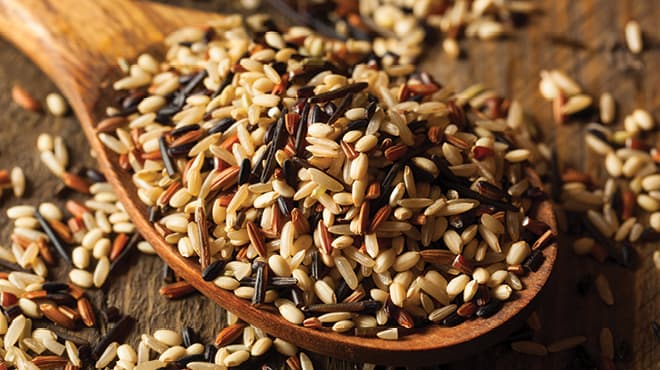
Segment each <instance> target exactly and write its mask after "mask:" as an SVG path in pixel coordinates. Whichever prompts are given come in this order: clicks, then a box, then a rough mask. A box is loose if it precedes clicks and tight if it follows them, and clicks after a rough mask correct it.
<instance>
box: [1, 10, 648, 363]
mask: <svg viewBox="0 0 660 370" xmlns="http://www.w3.org/2000/svg"><path fill="white" fill-rule="evenodd" d="M164 2H167V3H170V4H174V5H183V6H190V7H196V8H199V9H203V10H215V11H220V12H228V11H231V10H233V9H235V7H236V6H237V3H238V2H237V1H222V0H206V1H194V0H176V1H164ZM537 3H538V4H539V5H540V6H541V8H542V9H543V13H542V14H539V15H536V16H534V17H532V18H531V19H530V21H529V24H528V25H527V26H526V27H524V28H522V29H520V30H519V31H517V32H516V33H515V34H514V35H512V36H511V37H510V38H508V39H506V40H500V41H493V42H481V41H474V40H466V41H462V42H461V46H462V48H463V50H464V52H465V57H464V58H461V59H459V60H452V59H451V58H448V57H447V56H446V55H444V54H442V52H441V51H440V48H438V47H435V48H432V49H431V50H430V51H429V53H428V54H427V55H425V56H424V63H423V65H424V68H425V69H426V70H428V71H430V72H431V73H432V74H433V76H434V77H435V78H436V79H437V80H438V81H439V82H441V83H443V84H445V85H450V86H453V87H455V88H457V89H461V88H465V87H467V86H469V85H470V84H471V83H474V82H482V83H483V84H484V85H486V86H488V87H492V88H495V89H496V90H497V91H498V92H499V93H501V94H503V95H504V96H507V97H510V98H514V99H518V100H520V101H521V102H522V103H523V106H524V107H525V109H526V110H527V111H528V112H529V113H530V114H531V115H532V116H533V117H534V118H535V119H536V120H537V121H538V122H539V125H540V126H541V127H543V129H544V132H545V133H546V137H547V140H548V141H550V142H552V141H556V142H557V143H558V145H557V147H558V150H559V154H560V157H561V159H562V160H563V161H566V162H568V163H569V164H570V165H571V166H572V167H575V168H581V169H587V168H590V167H594V166H597V164H598V163H597V161H598V160H599V159H598V157H597V156H595V155H593V154H591V153H589V152H588V151H587V150H586V149H585V148H584V145H583V142H582V140H581V138H582V136H581V135H580V134H581V133H582V132H583V130H584V125H581V124H576V123H568V124H566V125H564V126H562V127H561V128H559V129H556V127H555V126H554V124H553V123H552V112H551V104H550V103H547V102H545V101H543V100H542V98H541V96H540V95H539V94H538V92H537V87H538V80H539V71H540V70H541V69H550V68H560V69H563V70H564V71H566V72H567V73H568V74H569V75H571V76H573V77H575V79H576V80H577V81H578V82H579V83H580V84H581V85H582V86H583V87H584V88H585V90H586V91H587V92H588V93H590V94H592V95H593V96H594V97H598V96H599V94H600V93H601V92H605V91H610V92H611V93H612V94H613V95H614V97H615V99H616V101H617V103H618V111H619V118H621V117H622V115H623V114H627V113H628V112H630V111H631V110H632V109H634V108H635V107H644V108H646V109H648V110H649V111H650V112H651V113H652V114H653V115H654V117H655V119H656V122H658V121H660V74H658V66H660V29H658V26H657V17H658V16H659V15H660V3H658V2H657V1H645V0H635V1H614V0H608V1H605V0H601V1H595V0H585V1H570V0H557V1H550V0H543V1H537ZM632 18H634V19H636V20H637V21H638V22H639V23H640V24H641V26H642V29H643V30H644V32H645V35H644V36H645V49H646V51H645V52H644V53H643V54H642V56H641V58H640V61H641V63H642V65H643V68H642V69H641V70H638V71H632V72H631V71H628V70H625V69H624V68H622V65H621V62H622V61H625V60H628V59H629V56H628V55H626V53H625V50H624V49H615V50H620V51H615V52H614V53H612V52H610V51H608V50H609V48H608V47H607V46H608V45H611V44H613V43H617V42H618V43H621V42H622V40H623V27H624V24H625V22H626V21H627V20H629V19H632ZM549 35H562V36H566V37H569V38H572V39H575V40H576V41H580V42H582V43H584V44H585V45H587V49H585V50H578V49H574V48H570V47H566V46H561V45H557V44H554V43H552V42H550V40H549V38H548V36H549ZM15 82H16V83H20V84H21V85H23V86H24V87H26V88H27V89H28V90H29V91H30V92H32V93H33V94H34V95H35V96H36V97H37V98H39V100H40V101H42V102H43V101H44V99H45V96H46V95H47V94H48V93H49V92H52V91H54V90H55V88H54V86H53V85H52V83H51V82H50V81H48V80H47V79H46V78H45V77H44V75H43V74H42V73H41V72H40V71H39V70H38V69H37V68H36V67H35V66H34V65H33V64H32V63H31V62H29V61H28V60H27V58H25V57H24V56H23V55H22V54H20V52H18V51H17V50H16V49H14V48H13V47H12V46H10V45H9V44H7V43H6V42H4V41H0V91H1V93H0V106H1V107H3V109H2V110H1V111H0V128H1V131H0V168H6V169H9V168H11V167H12V166H14V165H18V166H21V167H22V168H23V169H24V171H25V173H26V177H27V179H28V191H27V194H26V196H25V198H24V199H15V198H14V197H13V196H11V195H10V194H9V192H7V191H5V192H4V194H3V196H2V198H0V214H1V215H2V216H0V217H1V218H0V220H2V221H3V222H2V223H0V244H3V245H6V244H7V243H8V240H9V233H10V232H11V223H9V222H7V219H6V217H5V216H4V215H5V210H6V208H8V207H10V206H12V205H15V204H19V203H30V204H38V203H39V202H40V201H46V200H53V198H54V197H53V193H54V189H57V188H58V186H59V180H57V179H55V178H54V177H53V176H52V175H50V173H49V172H48V171H47V169H46V168H45V167H44V166H43V165H42V164H41V163H40V161H39V159H38V154H37V151H36V148H35V145H36V137H37V135H38V134H39V133H41V132H49V133H52V134H58V135H62V136H63V137H64V138H65V141H66V143H67V144H68V147H69V150H70V154H71V155H70V156H71V158H72V163H73V164H74V166H93V165H94V160H93V158H92V157H91V156H90V155H89V148H88V146H87V144H86V142H85V139H84V136H83V133H82V131H81V130H80V128H79V127H78V125H77V122H76V120H75V118H73V117H71V116H67V117H65V118H55V117H52V116H50V115H44V114H35V113H30V112H25V111H23V110H21V109H20V108H18V107H17V106H16V105H15V104H14V103H12V101H11V96H10V93H9V92H10V90H11V86H12V84H13V83H15ZM55 201H56V202H59V203H62V199H57V198H55ZM562 241H563V243H560V246H561V245H563V246H564V247H563V248H560V253H559V258H558V263H557V266H556V270H555V273H554V276H553V278H552V282H551V284H550V286H549V287H548V288H547V290H546V291H545V292H544V296H543V297H542V299H541V301H540V305H539V308H538V313H539V316H540V318H541V322H542V325H543V328H542V330H541V331H540V332H539V333H538V334H537V337H535V339H537V340H539V341H541V342H543V343H549V342H552V341H554V340H557V339H561V338H564V337H567V336H573V335H584V336H586V337H587V338H588V341H587V343H586V345H585V347H586V348H587V350H588V352H589V353H590V354H591V355H592V357H594V358H595V359H596V360H597V359H598V333H599V332H600V329H601V328H602V327H604V326H607V327H610V328H611V329H612V332H613V334H614V338H615V342H616V344H617V346H618V345H620V343H622V342H625V343H627V346H628V354H627V355H626V356H624V359H623V360H620V361H617V362H616V365H617V368H619V369H657V368H660V356H659V348H660V347H659V346H658V341H657V339H655V338H654V337H653V332H652V330H651V322H652V321H653V320H656V321H658V320H660V310H659V307H658V305H659V303H660V294H659V293H660V286H659V284H658V271H657V270H655V268H654V266H653V261H652V258H651V255H652V253H653V251H654V250H655V249H658V248H660V242H657V243H652V244H649V245H646V246H643V247H640V248H638V249H637V251H638V254H639V257H640V258H639V264H638V267H637V268H636V269H635V271H629V270H625V269H623V268H621V267H618V266H614V265H605V266H601V265H600V264H598V263H597V262H595V261H594V260H593V259H591V258H588V257H576V256H575V255H574V254H573V253H572V252H571V250H570V248H569V246H570V244H569V243H568V242H567V241H566V238H562ZM161 271H162V262H161V261H160V260H159V259H158V258H157V257H154V256H145V255H137V254H136V255H134V256H133V257H132V259H131V260H130V265H129V266H126V267H125V268H123V269H120V271H119V273H118V274H117V276H116V277H114V278H113V280H112V281H111V282H110V283H109V284H108V285H107V287H106V288H105V289H103V290H101V291H97V292H95V293H94V295H93V299H94V304H95V306H96V307H107V306H116V307H118V308H119V309H120V310H121V311H123V312H125V313H127V314H130V315H131V316H133V317H135V318H137V320H136V324H135V326H134V329H133V330H132V332H131V333H130V334H129V337H128V340H129V341H130V342H132V343H133V344H136V341H137V338H138V336H139V334H140V333H143V332H153V331H154V330H156V329H158V328H163V327H167V328H181V327H182V326H183V325H188V326H191V327H192V328H194V329H196V331H197V332H198V333H200V334H201V336H202V338H203V339H204V340H205V341H210V340H211V339H212V338H213V337H214V336H215V334H216V333H217V331H218V330H219V328H220V327H221V326H222V323H223V322H224V321H225V313H224V312H223V310H222V309H220V308H219V307H217V306H216V305H215V304H213V303H212V302H210V301H208V300H207V299H205V298H203V297H202V296H200V295H196V296H192V297H190V298H188V299H184V300H180V301H167V300H166V299H164V298H162V297H161V296H159V295H158V288H159V287H160V286H161ZM599 271H603V272H604V273H605V274H606V275H607V277H608V279H609V280H610V282H611V284H612V288H613V291H614V296H615V302H616V304H615V305H614V306H613V307H607V306H605V305H604V304H603V303H602V302H601V301H600V300H599V299H598V297H597V294H596V292H595V289H593V288H592V289H591V290H590V291H589V292H588V294H587V295H586V296H582V295H580V294H579V293H578V291H577V288H576V283H577V281H578V280H580V279H582V278H584V277H585V276H589V275H590V276H594V275H595V274H596V273H598V272H599ZM52 275H53V277H56V278H60V279H66V276H65V272H64V271H62V270H60V269H56V270H55V271H54V273H53V274H52ZM79 335H81V336H85V337H87V338H89V339H92V338H94V337H95V336H96V335H97V334H96V333H95V332H94V331H92V330H86V331H82V332H80V333H79ZM573 357H574V355H573V353H572V352H570V351H569V352H564V353H556V354H550V355H549V356H547V357H544V358H538V357H533V356H526V355H521V354H517V353H515V352H512V351H511V350H510V349H509V347H508V345H506V344H501V345H497V346H495V347H493V348H484V349H481V351H480V352H479V353H478V354H476V355H474V356H471V357H469V358H467V359H465V360H463V361H459V362H456V363H452V364H448V365H444V366H439V367H436V368H441V369H450V370H458V369H472V370H476V369H514V370H515V369H521V370H522V369H538V370H540V369H571V368H576V369H577V368H579V367H575V366H573ZM313 358H314V362H315V365H316V367H317V369H331V370H340V369H361V364H353V363H347V362H344V361H341V360H336V359H330V358H323V357H320V356H313ZM438 360H439V361H442V360H441V359H438ZM411 365H412V364H411ZM411 368H414V367H411Z"/></svg>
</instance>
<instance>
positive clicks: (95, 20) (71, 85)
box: [0, 0, 556, 366]
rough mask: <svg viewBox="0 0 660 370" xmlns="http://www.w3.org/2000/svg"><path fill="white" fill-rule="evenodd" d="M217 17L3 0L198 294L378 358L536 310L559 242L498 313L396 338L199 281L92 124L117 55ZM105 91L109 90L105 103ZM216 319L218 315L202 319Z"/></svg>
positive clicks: (129, 202) (473, 345)
mask: <svg viewBox="0 0 660 370" xmlns="http://www.w3.org/2000/svg"><path fill="white" fill-rule="evenodd" d="M219 18H222V16H221V15H218V14H207V13H202V12H199V11H194V10H189V9H181V8H174V7H169V6H165V5H159V4H154V3H149V2H132V1H128V0H86V1H85V0H0V33H2V34H3V35H4V37H6V38H7V39H8V40H10V41H11V42H13V43H14V44H15V45H16V46H17V47H18V48H20V49H22V50H23V51H24V52H25V53H26V54H27V55H28V56H29V57H30V58H31V59H32V60H33V61H34V62H35V63H36V64H37V65H38V66H39V67H41V69H42V70H43V71H44V72H45V73H46V74H47V75H48V76H49V77H50V78H51V79H52V80H53V81H54V82H55V83H56V84H57V86H58V87H59V88H60V90H61V91H62V92H63V93H64V95H66V97H67V99H68V100H69V102H70V104H71V106H72V107H73V110H74V111H75V113H76V115H77V116H78V119H79V120H80V124H81V126H82V128H83V130H84V131H85V134H86V135H87V138H88V140H89V143H90V145H91V147H92V149H93V150H94V151H95V152H96V155H97V159H98V162H99V166H100V169H101V171H103V173H104V174H105V176H106V177H107V179H108V181H109V182H110V183H111V184H112V185H113V187H114V188H115V190H116V192H117V195H118V196H119V199H120V200H121V201H122V203H123V204H124V205H125V207H126V211H127V212H128V214H129V215H130V216H131V219H132V220H133V223H134V224H135V225H136V226H137V228H138V230H139V231H140V232H141V233H142V235H143V236H144V238H146V240H148V241H149V242H150V243H151V244H152V245H153V247H154V249H155V250H156V251H157V252H158V254H159V255H160V256H161V258H163V259H164V260H165V261H166V262H167V263H168V264H169V265H170V266H171V267H172V269H173V270H174V271H175V272H176V273H177V274H178V275H179V276H181V277H183V278H184V279H186V280H187V281H188V282H190V283H191V284H192V285H194V286H195V288H197V289H198V290H199V291H200V292H202V293H204V294H205V295H206V296H208V297H209V298H211V299H213V300H214V301H216V302H217V303H218V304H220V305H221V306H222V307H224V308H226V309H228V310H230V311H232V312H234V313H236V314H237V315H238V316H239V317H240V318H241V319H243V320H245V321H247V322H249V323H251V324H253V325H255V326H257V327H259V328H261V329H263V330H264V331H266V332H267V333H268V334H271V335H274V336H277V337H279V338H282V339H284V340H287V341H289V342H292V343H294V344H296V345H298V346H300V347H303V348H305V349H308V350H311V351H314V352H318V353H322V354H324V355H329V356H334V357H337V358H342V359H347V360H352V361H364V362H369V363H378V364H394V365H415V366H419V365H422V364H428V363H442V362H448V361H451V360H453V359H456V358H459V357H464V356H466V355H467V354H469V353H472V352H474V351H477V350H483V349H484V348H487V346H490V345H492V344H493V343H495V342H496V341H499V340H502V339H504V338H505V336H506V335H508V333H510V332H511V331H512V330H513V329H515V328H516V327H517V326H518V325H519V324H520V322H521V320H522V319H524V318H526V317H527V315H528V314H529V313H530V312H531V303H532V301H533V300H535V298H536V297H537V295H538V293H539V292H540V291H541V288H542V287H543V285H544V284H545V283H546V281H547V280H548V277H549V276H550V272H551V270H552V265H553V264H554V261H555V257H556V245H554V244H553V245H551V246H550V247H547V248H546V249H545V250H544V255H545V257H546V260H545V262H544V264H543V265H542V266H541V268H540V269H539V270H538V271H537V272H535V273H532V274H530V275H529V276H528V277H526V278H524V279H523V281H524V284H525V289H524V290H523V291H521V292H520V295H519V297H518V298H517V299H515V300H513V301H511V302H507V303H506V304H505V305H504V307H503V308H502V309H501V310H500V311H499V312H498V313H497V314H495V315H494V316H492V317H490V318H488V319H476V320H471V321H468V322H465V323H463V324H460V325H458V326H456V327H452V328H447V327H442V326H438V325H430V326H429V327H428V328H426V329H424V330H423V331H421V332H420V333H417V334H413V335H410V336H407V337H405V338H402V339H401V340H399V341H385V340H381V339H365V338H359V337H354V336H350V335H341V334H337V333H334V332H328V331H318V330H313V329H307V328H304V327H301V326H297V325H293V324H290V323H289V322H287V321H286V320H284V319H283V318H281V317H280V316H278V315H276V314H272V313H269V312H266V311H263V310H259V309H257V308H255V307H253V306H252V305H251V304H250V303H249V302H248V301H245V300H242V299H240V298H237V297H236V296H234V295H233V294H232V293H231V292H227V291H224V290H222V289H220V288H218V287H217V286H215V285H214V284H212V283H208V282H205V281H203V280H202V278H201V277H200V268H199V265H198V264H197V263H193V262H192V261H190V260H187V259H184V258H183V257H181V256H180V255H179V253H178V252H177V250H176V249H175V248H173V247H172V246H170V245H168V244H167V243H165V241H164V240H163V239H162V238H161V237H160V236H159V234H158V233H157V232H156V231H155V230H154V228H153V227H152V225H151V223H149V221H148V219H147V217H146V214H147V213H146V207H145V206H144V205H143V204H142V202H141V201H140V200H139V199H138V197H137V195H136V189H135V187H134V185H133V183H132V181H131V178H130V175H129V174H128V173H127V172H125V171H123V170H122V169H121V168H119V166H118V164H117V156H116V155H114V153H112V152H110V151H108V150H106V149H105V147H104V146H103V144H102V143H101V142H100V141H99V140H98V138H97V136H96V132H95V129H94V127H95V124H96V122H98V121H99V120H100V119H101V118H102V117H103V114H102V112H103V109H104V108H105V106H106V105H108V103H112V102H109V101H108V97H109V96H111V95H110V91H109V90H110V89H109V88H107V87H103V86H107V84H108V81H112V79H111V78H112V77H113V76H115V77H116V76H118V75H119V74H118V70H117V67H116V61H117V58H118V57H126V58H134V57H136V56H137V55H139V54H140V53H141V52H143V51H145V50H148V49H150V48H151V49H153V48H159V49H156V50H161V51H162V49H160V48H162V45H161V44H160V42H161V41H162V40H163V38H164V35H166V34H168V33H169V32H171V31H173V30H175V29H177V28H179V27H181V26H184V25H199V24H203V23H205V22H206V21H209V20H212V19H219ZM104 96H105V97H106V98H105V100H104ZM537 218H538V219H540V220H541V221H544V222H545V223H547V224H549V225H551V226H552V228H553V229H555V225H556V222H555V219H554V216H553V211H552V207H551V205H550V204H549V203H547V202H546V203H542V204H541V205H540V207H538V214H537ZM199 319H200V320H202V321H203V320H214V318H210V317H209V318H199Z"/></svg>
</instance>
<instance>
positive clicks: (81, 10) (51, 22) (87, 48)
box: [0, 0, 159, 108]
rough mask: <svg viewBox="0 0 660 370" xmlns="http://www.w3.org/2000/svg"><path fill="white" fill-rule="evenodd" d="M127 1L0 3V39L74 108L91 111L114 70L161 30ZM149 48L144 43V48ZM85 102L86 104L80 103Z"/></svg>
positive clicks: (8, 0) (19, 0)
mask: <svg viewBox="0 0 660 370" xmlns="http://www.w3.org/2000/svg"><path fill="white" fill-rule="evenodd" d="M146 16H147V15H146V14H145V13H144V12H143V11H142V9H141V8H140V7H138V6H137V5H136V3H133V2H130V1H127V0H82V1H81V0H0V34H2V35H3V36H4V37H5V38H7V39H8V40H9V41H11V42H12V43H13V44H14V45H16V47H18V48H19V49H21V50H22V51H23V52H24V53H25V54H26V55H27V56H28V57H29V58H30V59H32V61H34V62H35V63H36V64H37V65H38V66H39V67H40V68H41V69H42V70H43V71H44V72H45V73H46V74H47V75H48V77H50V78H51V79H52V80H53V81H54V82H55V83H56V84H57V85H58V87H59V88H60V89H61V90H62V92H63V93H64V94H65V95H66V96H67V97H68V98H69V99H70V100H71V103H72V104H74V108H80V107H76V106H75V104H76V103H77V104H83V105H84V106H86V107H89V106H90V105H91V104H92V103H93V102H94V101H96V98H97V92H98V84H99V83H100V82H101V79H102V78H103V74H104V73H105V72H106V71H104V69H107V67H108V66H109V65H111V64H112V62H113V61H114V59H115V58H116V57H118V56H121V55H122V54H129V55H130V54H131V53H135V50H134V48H135V46H136V44H141V43H136V42H133V43H131V42H128V41H129V40H133V41H135V40H139V38H138V37H149V38H153V35H151V33H153V32H156V33H159V32H158V31H157V30H154V29H153V26H152V27H146V26H150V25H152V23H147V24H146V26H145V27H144V28H143V29H138V28H136V27H135V25H136V24H138V23H137V22H139V19H140V18H145V17H146ZM141 45H143V44H141ZM78 100H80V101H78Z"/></svg>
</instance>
